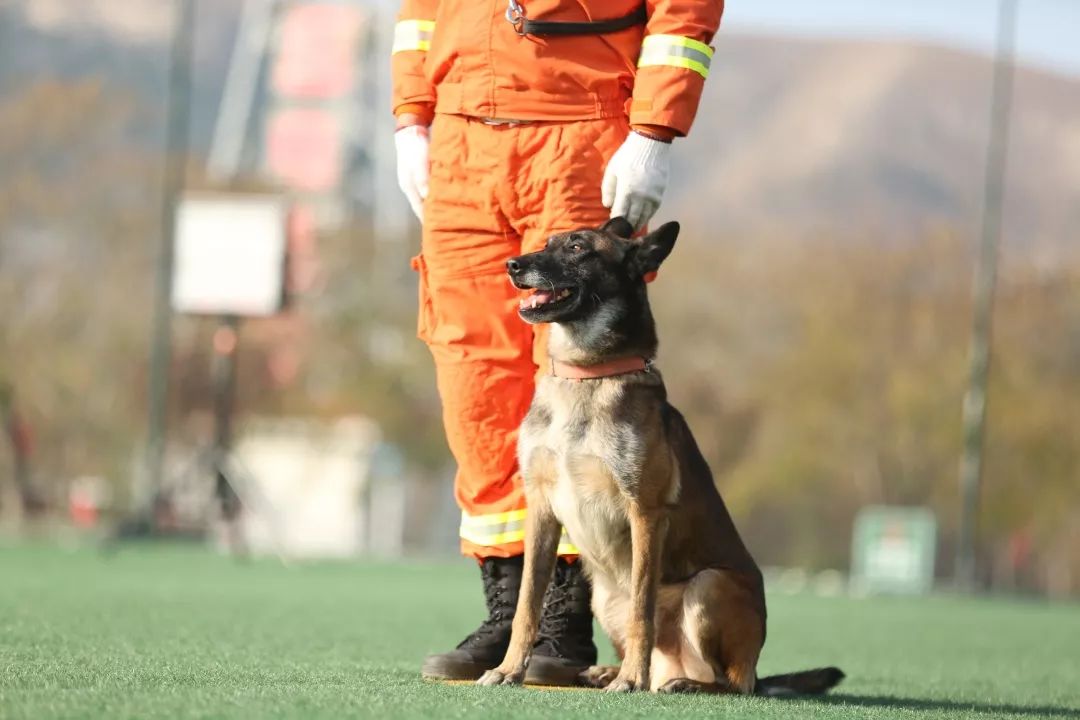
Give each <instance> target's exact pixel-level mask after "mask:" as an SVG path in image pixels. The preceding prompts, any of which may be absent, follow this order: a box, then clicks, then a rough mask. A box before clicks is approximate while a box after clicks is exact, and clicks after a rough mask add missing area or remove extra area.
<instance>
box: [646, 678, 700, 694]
mask: <svg viewBox="0 0 1080 720" xmlns="http://www.w3.org/2000/svg"><path fill="white" fill-rule="evenodd" d="M656 692H660V693H669V694H672V695H674V694H686V695H692V694H694V693H701V692H705V685H704V684H703V683H700V682H698V681H697V680H691V679H690V678H672V679H671V680H668V681H667V682H666V683H664V684H663V685H661V686H660V687H659V688H657V689H656Z"/></svg>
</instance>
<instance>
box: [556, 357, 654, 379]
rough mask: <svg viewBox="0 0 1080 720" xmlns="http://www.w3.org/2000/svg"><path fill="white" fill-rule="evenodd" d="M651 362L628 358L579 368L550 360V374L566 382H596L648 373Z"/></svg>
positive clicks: (645, 359)
mask: <svg viewBox="0 0 1080 720" xmlns="http://www.w3.org/2000/svg"><path fill="white" fill-rule="evenodd" d="M652 365H653V361H652V360H650V359H648V358H643V357H628V358H620V359H618V360H612V361H611V362H606V363H600V364H599V365H590V366H588V367H581V366H580V365H568V364H567V363H564V362H559V361H558V360H555V359H554V358H552V360H551V374H552V375H553V376H554V377H558V378H565V379H566V380H597V379H599V378H608V377H615V376H616V375H629V374H630V373H636V372H650V371H651V370H652Z"/></svg>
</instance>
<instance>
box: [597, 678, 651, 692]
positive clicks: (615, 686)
mask: <svg viewBox="0 0 1080 720" xmlns="http://www.w3.org/2000/svg"><path fill="white" fill-rule="evenodd" d="M648 689H649V680H648V678H641V677H633V676H632V675H623V674H620V675H619V676H618V677H616V678H615V679H614V680H612V681H611V682H610V683H609V684H608V685H607V687H605V688H604V692H621V693H628V692H638V691H640V690H648Z"/></svg>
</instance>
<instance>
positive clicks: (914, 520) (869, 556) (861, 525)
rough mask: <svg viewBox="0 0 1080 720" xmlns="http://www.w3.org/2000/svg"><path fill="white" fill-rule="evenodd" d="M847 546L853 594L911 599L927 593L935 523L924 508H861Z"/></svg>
mask: <svg viewBox="0 0 1080 720" xmlns="http://www.w3.org/2000/svg"><path fill="white" fill-rule="evenodd" d="M851 545H852V547H851V550H852V552H851V584H852V589H853V590H855V591H856V592H864V593H883V594H902V595H916V594H923V593H927V592H930V590H931V589H932V588H933V585H934V553H935V549H936V545H937V521H936V520H935V519H934V514H933V513H932V512H931V511H930V510H928V509H927V508H912V507H886V506H870V507H865V508H863V509H862V510H860V511H859V514H858V516H856V518H855V532H854V534H853V536H852V544H851Z"/></svg>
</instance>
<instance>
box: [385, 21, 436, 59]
mask: <svg viewBox="0 0 1080 720" xmlns="http://www.w3.org/2000/svg"><path fill="white" fill-rule="evenodd" d="M434 32H435V21H434V20H402V21H401V22H399V23H398V24H397V25H395V26H394V47H393V49H392V50H391V51H390V54H391V55H394V54H397V53H399V52H405V51H407V50H422V51H424V52H427V51H428V50H430V49H431V36H432V34H434Z"/></svg>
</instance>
